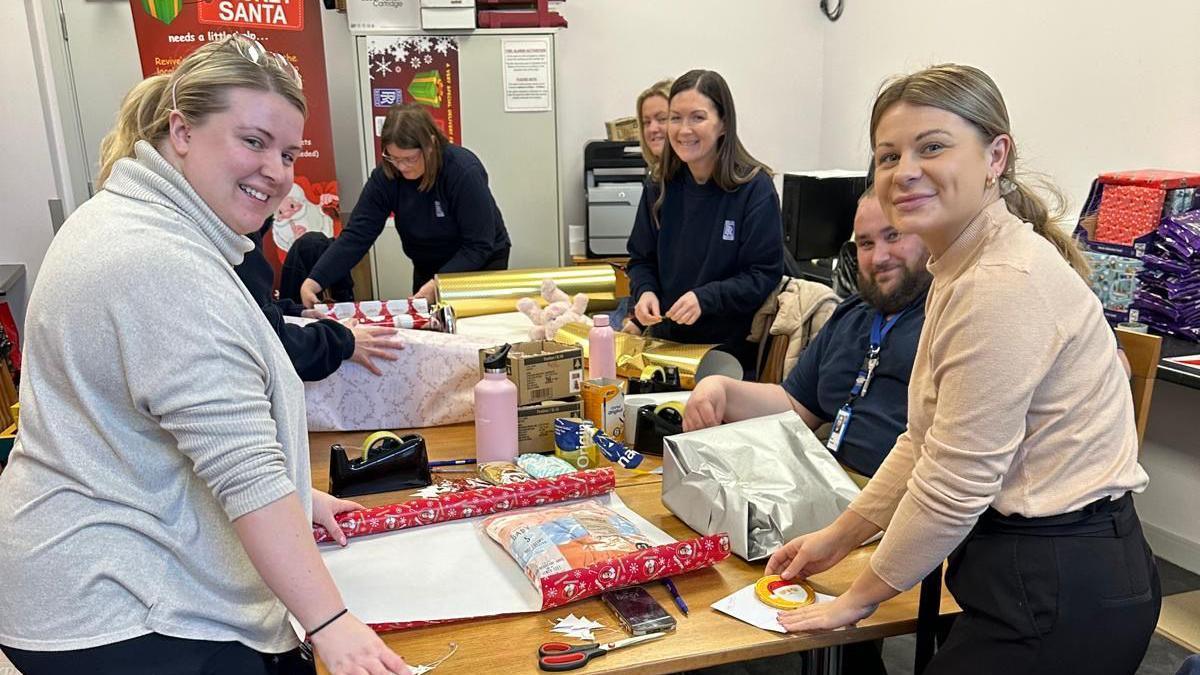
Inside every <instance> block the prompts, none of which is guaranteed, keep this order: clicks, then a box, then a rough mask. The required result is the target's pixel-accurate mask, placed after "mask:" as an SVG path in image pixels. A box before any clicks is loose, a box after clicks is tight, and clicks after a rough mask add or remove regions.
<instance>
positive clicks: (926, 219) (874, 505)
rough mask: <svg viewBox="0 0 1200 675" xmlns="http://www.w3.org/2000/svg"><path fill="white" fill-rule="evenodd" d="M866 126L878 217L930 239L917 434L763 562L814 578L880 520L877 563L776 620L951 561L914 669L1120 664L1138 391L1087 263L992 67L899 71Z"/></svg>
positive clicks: (866, 593) (1137, 600)
mask: <svg viewBox="0 0 1200 675" xmlns="http://www.w3.org/2000/svg"><path fill="white" fill-rule="evenodd" d="M870 128H871V143H872V148H873V152H874V162H875V176H876V177H875V186H876V192H877V194H878V196H879V200H880V203H881V204H882V206H883V210H884V213H885V214H887V216H888V219H889V220H890V222H892V223H893V224H894V225H895V227H896V229H897V230H899V231H901V232H905V233H908V232H912V233H915V234H917V235H918V236H920V237H921V239H922V240H923V241H924V242H925V244H926V246H927V247H928V248H929V250H930V253H931V259H930V262H929V270H930V272H932V273H933V285H932V287H931V288H930V291H929V296H928V300H927V304H926V317H927V318H926V320H925V327H924V330H923V331H922V333H921V339H920V342H919V344H918V347H917V357H916V361H915V363H914V365H913V373H912V379H911V383H910V387H909V403H908V415H909V417H908V429H907V430H906V431H905V432H904V433H903V434H902V435H901V436H900V437H899V438H898V439H897V440H896V445H895V448H894V449H893V450H892V452H891V453H890V454H889V456H888V458H887V459H886V460H885V461H884V463H883V465H882V466H881V467H880V469H879V471H878V473H876V475H875V477H874V478H873V479H872V480H871V482H870V483H869V484H868V485H867V487H866V488H865V489H864V490H863V492H862V494H861V495H860V496H859V497H858V498H857V499H856V500H855V501H854V502H853V503H852V504H851V505H850V507H849V509H848V510H847V511H846V512H845V513H843V514H842V515H841V516H840V517H839V518H838V520H837V521H835V522H834V523H833V524H832V525H830V526H829V527H827V528H825V529H823V530H820V531H818V532H816V533H813V534H811V535H807V536H803V537H799V538H797V539H794V540H792V541H791V542H788V543H787V544H786V545H784V547H783V548H781V549H780V550H779V551H777V552H776V553H775V554H774V555H773V556H772V557H771V560H770V562H769V563H768V565H767V572H768V573H780V574H782V575H783V576H784V577H786V578H791V577H805V576H808V575H810V574H814V573H817V572H820V571H822V570H824V569H827V568H829V567H830V566H832V565H834V564H835V563H837V562H838V561H839V560H841V559H842V558H843V557H844V556H845V555H846V554H847V553H848V552H849V551H850V550H852V549H853V548H854V547H855V546H857V545H858V544H859V543H860V542H862V541H864V540H866V539H867V538H868V537H870V536H871V535H873V534H875V533H876V532H878V531H880V530H884V531H885V532H884V536H883V540H882V542H881V543H880V545H879V548H878V550H877V551H876V552H875V553H874V555H873V556H872V558H871V564H870V567H869V568H868V569H866V570H865V571H864V572H863V573H862V574H861V575H860V576H859V578H858V579H857V580H856V581H855V582H854V584H853V586H851V588H850V589H849V590H848V591H847V592H846V593H844V594H843V595H842V596H841V597H839V598H837V599H836V600H835V601H833V602H829V603H822V604H818V605H814V606H811V607H807V608H803V609H801V610H797V611H794V612H784V613H782V614H781V615H780V622H781V623H782V624H783V626H784V627H785V628H787V629H788V630H790V631H805V630H827V629H832V628H837V627H839V626H844V625H848V624H852V623H854V622H856V621H859V620H860V619H863V618H864V617H866V616H868V615H870V614H871V613H872V612H873V611H875V608H876V607H877V606H878V605H879V603H881V602H883V601H885V600H887V599H889V598H891V597H893V596H895V595H896V594H898V593H900V592H901V591H903V590H906V589H909V588H911V587H912V586H914V585H915V584H916V583H917V582H919V581H920V580H921V579H922V578H923V577H924V576H926V575H927V574H928V573H929V572H930V571H932V570H934V569H935V568H937V566H938V565H939V564H940V563H941V562H942V560H943V559H944V558H946V556H949V558H950V560H949V567H948V569H947V574H946V582H947V585H948V587H949V589H950V591H951V592H952V593H953V594H954V597H955V599H956V600H957V601H958V603H959V605H960V606H961V607H962V608H963V614H962V616H961V617H959V619H958V620H957V621H956V622H955V625H954V628H953V629H952V630H951V632H950V635H949V637H948V639H947V641H946V643H945V644H944V646H943V647H942V649H941V651H940V652H939V653H938V654H937V656H936V657H935V658H934V660H933V662H932V663H931V664H930V667H929V669H928V670H927V671H926V673H927V674H935V673H963V672H972V673H981V672H984V673H990V672H996V673H999V672H1004V673H1043V672H1044V673H1066V672H1086V673H1089V674H1094V673H1132V672H1134V671H1135V670H1136V669H1137V666H1138V664H1139V663H1140V661H1141V659H1142V657H1143V655H1144V653H1145V649H1146V645H1147V643H1148V641H1149V639H1150V635H1151V634H1152V632H1153V631H1154V626H1155V622H1156V621H1157V617H1158V610H1159V606H1160V604H1161V593H1160V589H1159V583H1158V573H1157V570H1156V568H1155V565H1154V559H1153V557H1152V556H1151V553H1150V549H1149V547H1148V546H1147V545H1146V541H1145V538H1144V537H1143V535H1142V529H1141V525H1140V523H1139V522H1138V519H1137V515H1136V513H1135V512H1134V507H1133V500H1132V498H1131V496H1130V495H1131V493H1133V492H1140V491H1142V490H1143V489H1145V487H1146V483H1147V477H1146V473H1145V472H1144V471H1143V470H1142V468H1141V467H1140V466H1139V465H1138V463H1137V435H1136V431H1135V428H1134V420H1133V408H1132V399H1131V396H1130V393H1129V386H1128V383H1127V381H1126V379H1125V375H1124V372H1123V370H1122V367H1121V364H1120V361H1119V360H1118V357H1117V350H1116V345H1115V344H1114V340H1113V338H1112V333H1111V331H1110V330H1109V327H1108V326H1107V325H1106V324H1105V321H1104V317H1103V313H1102V311H1101V308H1100V303H1099V301H1098V300H1097V299H1096V297H1095V296H1094V295H1093V294H1092V293H1091V291H1090V290H1089V289H1088V286H1087V284H1086V283H1085V281H1084V279H1083V276H1085V275H1086V267H1087V266H1086V262H1084V260H1083V258H1082V256H1081V255H1080V252H1079V250H1078V249H1077V248H1076V247H1075V245H1074V243H1073V242H1072V241H1071V240H1070V239H1069V238H1068V237H1067V236H1066V235H1065V234H1064V233H1063V232H1062V231H1061V230H1059V229H1058V228H1057V226H1056V225H1055V223H1054V222H1053V219H1052V218H1050V217H1049V216H1048V213H1047V208H1046V206H1045V204H1044V203H1043V202H1042V200H1041V199H1040V198H1039V197H1038V196H1037V195H1036V194H1035V193H1034V192H1033V191H1031V190H1030V189H1029V188H1028V187H1027V186H1025V185H1024V184H1022V183H1021V182H1020V181H1019V180H1018V179H1017V176H1016V173H1015V164H1016V146H1015V144H1014V142H1013V139H1012V136H1011V134H1010V132H1009V119H1008V112H1007V110H1006V108H1005V105H1004V100H1003V98H1002V97H1001V95H1000V92H999V90H998V89H997V88H996V85H995V83H994V82H993V81H992V80H991V78H989V77H988V76H987V75H986V74H984V73H983V72H981V71H979V70H977V69H975V68H971V67H968V66H959V65H942V66H936V67H933V68H929V69H927V70H923V71H920V72H917V73H914V74H911V75H908V76H905V77H902V78H899V79H897V80H895V81H894V82H892V83H890V84H889V85H888V86H887V87H886V88H884V90H883V91H882V92H881V93H880V95H879V97H878V99H877V100H876V101H875V105H874V108H873V110H872V113H871V127H870Z"/></svg>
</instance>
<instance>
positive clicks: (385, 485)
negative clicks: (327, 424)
mask: <svg viewBox="0 0 1200 675" xmlns="http://www.w3.org/2000/svg"><path fill="white" fill-rule="evenodd" d="M432 482H433V476H432V475H431V474H430V472H429V453H428V452H427V451H426V448H425V439H424V438H422V437H421V436H420V435H418V434H409V435H406V436H404V437H400V436H397V435H396V434H393V433H392V432H390V431H377V432H375V433H373V434H371V435H370V436H367V438H366V440H364V441H363V451H362V457H360V458H358V459H355V460H350V459H348V458H347V457H346V449H345V448H343V447H342V446H341V445H337V444H334V445H333V446H331V447H330V448H329V493H330V494H332V495H333V496H335V497H353V496H356V495H369V494H374V493H376V492H391V491H393V490H408V489H411V488H419V487H425V486H426V485H429V484H430V483H432Z"/></svg>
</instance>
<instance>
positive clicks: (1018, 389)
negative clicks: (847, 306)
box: [850, 200, 1148, 590]
mask: <svg viewBox="0 0 1200 675" xmlns="http://www.w3.org/2000/svg"><path fill="white" fill-rule="evenodd" d="M929 270H930V272H932V273H933V277H934V280H933V285H932V287H931V288H930V291H929V297H928V300H927V301H926V307H925V315H926V318H925V327H924V330H923V331H922V333H921V340H920V342H919V343H918V346H917V357H916V361H915V362H914V364H913V373H912V380H911V382H910V384H909V393H908V429H907V430H905V432H904V433H903V434H901V435H900V437H899V438H898V439H896V445H895V448H894V449H893V450H892V452H891V454H889V455H888V458H887V460H886V461H884V463H883V466H881V467H880V469H879V472H878V473H876V474H875V477H874V478H873V479H872V480H871V482H870V483H869V484H868V485H867V487H866V489H865V490H863V492H862V494H861V495H860V496H859V497H858V498H857V499H856V500H855V501H854V502H853V503H852V504H851V505H850V508H851V509H853V510H854V511H855V512H856V513H858V514H859V515H861V516H863V517H864V518H866V519H867V520H869V521H871V522H872V523H874V524H876V525H878V526H879V527H881V528H883V529H885V530H886V531H885V533H884V537H883V541H882V542H881V543H880V545H879V548H878V550H877V551H876V552H875V554H874V556H873V557H872V559H871V567H872V569H873V570H874V571H875V573H876V574H878V575H879V577H880V578H881V579H883V580H884V581H885V582H887V583H888V585H890V586H892V587H893V588H896V589H898V590H906V589H908V588H911V587H912V586H914V585H916V583H917V582H919V581H920V580H921V579H922V578H923V577H924V576H925V575H926V574H928V573H929V571H930V570H932V569H933V568H934V567H935V566H936V565H937V564H939V563H940V562H941V561H942V560H943V559H945V557H946V556H947V555H949V554H950V552H951V551H953V550H954V548H955V547H956V546H957V545H958V544H959V543H960V542H961V541H962V540H963V539H964V538H965V537H966V535H967V533H968V532H969V531H970V530H971V528H972V527H973V526H974V524H975V522H976V521H977V520H978V518H979V516H980V515H981V514H982V513H983V512H984V511H985V510H986V509H987V508H988V507H989V506H991V507H994V508H995V509H996V510H998V511H1000V512H1001V513H1003V514H1005V515H1011V514H1020V515H1022V516H1027V517H1037V516H1047V515H1053V514H1059V513H1066V512H1069V511H1073V510H1077V509H1079V508H1081V507H1083V506H1084V505H1086V504H1088V503H1090V502H1092V501H1095V500H1097V499H1100V498H1102V497H1109V496H1119V495H1122V494H1124V493H1126V492H1129V491H1134V492H1140V491H1142V490H1143V489H1145V487H1146V483H1147V481H1148V479H1147V477H1146V473H1145V471H1143V470H1142V468H1141V466H1139V465H1138V463H1137V434H1136V430H1135V428H1134V420H1133V403H1132V397H1131V396H1130V393H1129V385H1128V382H1127V380H1126V378H1125V374H1124V371H1123V370H1122V368H1121V365H1120V361H1119V360H1118V358H1117V353H1116V343H1115V341H1114V340H1113V336H1112V331H1111V330H1109V328H1108V326H1107V325H1106V324H1105V321H1104V316H1103V313H1102V311H1101V308H1100V303H1099V301H1098V300H1097V299H1096V297H1095V295H1093V294H1092V292H1091V291H1090V290H1089V289H1088V287H1087V285H1086V284H1085V283H1084V282H1083V280H1082V279H1081V278H1080V277H1079V275H1077V274H1076V273H1075V272H1074V271H1073V270H1072V269H1071V267H1070V266H1069V265H1068V264H1067V263H1066V262H1065V261H1063V259H1062V257H1061V256H1060V255H1059V253H1058V251H1057V250H1056V249H1055V248H1054V246H1053V245H1052V244H1050V243H1049V242H1048V241H1046V240H1045V239H1043V238H1042V237H1041V236H1039V235H1038V234H1036V233H1035V232H1034V231H1033V228H1032V227H1031V226H1030V225H1028V224H1027V223H1023V222H1021V220H1019V219H1018V218H1017V217H1016V216H1013V215H1012V214H1011V213H1009V211H1008V209H1007V207H1006V206H1005V203H1004V201H1003V200H997V201H995V202H993V203H992V204H991V205H989V206H988V207H986V208H985V209H984V210H983V211H982V212H981V213H980V214H979V216H977V217H976V218H975V219H974V220H972V222H971V223H970V224H969V225H968V226H967V228H966V229H965V230H964V231H963V232H962V234H961V235H960V236H959V237H958V238H957V239H956V240H955V241H954V243H953V244H951V246H950V247H949V248H948V249H947V250H946V251H945V252H944V253H943V254H942V255H940V256H937V257H936V258H935V259H931V260H930V262H929Z"/></svg>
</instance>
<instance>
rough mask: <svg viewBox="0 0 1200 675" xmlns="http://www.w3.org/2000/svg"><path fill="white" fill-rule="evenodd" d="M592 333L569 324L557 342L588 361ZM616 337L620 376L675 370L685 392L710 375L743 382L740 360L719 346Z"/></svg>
mask: <svg viewBox="0 0 1200 675" xmlns="http://www.w3.org/2000/svg"><path fill="white" fill-rule="evenodd" d="M589 330H590V329H589V327H588V326H587V324H582V323H569V324H567V325H565V326H563V327H562V328H560V329H558V332H557V333H556V334H555V335H554V341H555V342H561V343H563V344H568V345H573V346H579V347H582V348H583V357H584V358H585V359H586V358H588V331H589ZM614 337H615V339H616V354H617V375H620V376H621V377H642V376H643V373H644V372H646V371H647V370H648V369H654V368H656V367H657V368H666V367H667V366H675V367H676V368H678V369H679V380H680V383H681V384H682V385H683V387H684V388H685V389H691V388H693V387H695V386H696V382H697V381H698V380H700V379H703V378H704V377H707V376H709V375H727V376H729V377H732V378H734V379H737V380H740V379H742V366H741V364H740V363H738V360H737V358H736V357H734V356H733V355H732V354H729V353H727V352H722V351H717V350H715V349H713V348H714V347H716V345H688V344H683V343H681V342H671V341H670V340H660V339H658V338H648V337H642V336H640V335H630V334H628V333H620V332H618V333H616V334H615V336H614Z"/></svg>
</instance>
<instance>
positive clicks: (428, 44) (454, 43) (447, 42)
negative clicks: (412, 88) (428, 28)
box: [367, 35, 458, 77]
mask: <svg viewBox="0 0 1200 675" xmlns="http://www.w3.org/2000/svg"><path fill="white" fill-rule="evenodd" d="M456 51H458V40H456V39H455V38H452V37H438V38H431V37H429V36H425V35H421V36H412V37H398V38H374V39H372V40H371V41H370V42H369V43H368V44H367V62H368V65H369V67H370V68H371V72H373V73H375V75H376V76H379V77H382V76H384V75H388V74H390V73H393V72H396V73H398V72H400V71H402V70H403V69H404V68H405V67H408V68H411V69H413V70H416V69H418V68H421V67H423V66H427V65H429V64H432V63H433V55H434V53H437V54H438V55H440V56H443V57H444V56H447V55H448V54H449V53H450V52H456Z"/></svg>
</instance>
